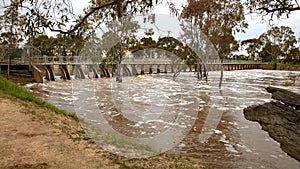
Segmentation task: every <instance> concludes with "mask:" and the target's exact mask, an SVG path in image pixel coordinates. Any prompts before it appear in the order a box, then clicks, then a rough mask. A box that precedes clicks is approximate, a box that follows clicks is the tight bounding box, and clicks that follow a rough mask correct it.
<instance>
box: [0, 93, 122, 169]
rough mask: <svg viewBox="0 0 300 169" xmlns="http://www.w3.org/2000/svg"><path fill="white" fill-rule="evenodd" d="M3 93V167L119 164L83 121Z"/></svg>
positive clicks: (66, 167) (0, 138)
mask: <svg viewBox="0 0 300 169" xmlns="http://www.w3.org/2000/svg"><path fill="white" fill-rule="evenodd" d="M13 99H14V98H10V96H4V97H3V96H1V93H0V168H20V169H21V168H22V169H24V168H55V169H56V168H64V169H71V168H76V169H79V168H84V169H85V168H93V169H94V168H101V169H102V168H109V169H112V168H118V166H117V165H116V164H115V163H114V162H113V161H112V160H110V159H109V158H107V157H104V154H105V153H103V152H102V150H101V149H99V148H97V146H96V145H95V144H93V143H92V142H91V141H86V140H84V139H83V138H82V137H83V136H82V135H83V134H80V133H82V129H81V127H80V126H79V124H78V123H77V122H76V121H74V120H71V119H68V118H66V117H64V116H62V115H58V114H55V113H54V112H52V111H50V110H45V109H44V108H42V107H40V106H38V105H35V104H33V103H27V102H23V101H21V100H18V101H17V102H15V101H13Z"/></svg>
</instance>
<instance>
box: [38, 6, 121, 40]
mask: <svg viewBox="0 0 300 169" xmlns="http://www.w3.org/2000/svg"><path fill="white" fill-rule="evenodd" d="M118 1H119V0H114V1H111V2H107V3H105V4H102V5H99V6H97V7H92V8H91V10H90V11H89V12H88V13H86V14H85V15H84V17H83V18H82V19H81V20H80V21H79V22H78V23H77V24H76V25H75V26H74V27H73V28H71V29H70V30H68V31H64V30H61V29H55V28H52V27H51V26H50V25H49V24H46V23H45V24H44V26H45V27H46V28H48V29H50V30H51V31H53V32H59V33H61V34H71V33H73V32H75V31H76V30H78V29H79V28H80V26H81V25H82V24H83V23H84V22H85V21H86V20H87V19H88V18H89V17H90V16H91V15H92V14H93V13H95V12H96V11H98V10H100V9H102V8H105V7H108V6H112V5H116V4H117V3H118Z"/></svg>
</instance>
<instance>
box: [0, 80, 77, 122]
mask: <svg viewBox="0 0 300 169" xmlns="http://www.w3.org/2000/svg"><path fill="white" fill-rule="evenodd" d="M0 90H2V91H3V92H4V93H6V94H9V95H12V96H14V97H17V98H19V99H22V100H26V101H31V102H34V103H36V104H38V105H41V106H44V107H46V108H48V109H50V110H53V111H55V112H56V113H59V114H63V115H65V116H68V117H71V118H73V119H75V120H76V121H78V117H77V116H76V114H75V113H69V112H67V111H65V110H61V109H59V108H57V107H56V106H54V105H52V104H50V103H48V102H45V101H44V100H42V99H40V98H37V97H35V96H34V95H33V94H32V93H31V92H29V91H27V90H25V89H24V88H22V87H20V86H18V85H17V84H15V83H13V82H11V81H8V80H7V79H5V78H4V77H2V76H1V75H0Z"/></svg>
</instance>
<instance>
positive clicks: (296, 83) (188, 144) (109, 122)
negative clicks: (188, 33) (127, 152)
mask: <svg viewBox="0 0 300 169" xmlns="http://www.w3.org/2000/svg"><path fill="white" fill-rule="evenodd" d="M219 78H220V73H219V72H210V73H209V76H208V81H203V80H202V81H198V80H197V79H196V78H195V75H194V74H193V73H181V74H180V75H179V76H178V77H176V78H175V79H174V78H173V76H172V75H170V74H169V75H168V74H167V75H164V74H160V75H145V76H137V77H123V82H122V83H116V82H115V79H112V78H111V79H108V78H102V79H93V80H90V79H85V80H78V79H76V80H72V81H62V80H57V81H55V82H45V83H44V84H28V85H26V87H27V88H28V89H29V90H31V91H32V92H34V93H35V94H36V95H37V96H39V97H41V98H43V99H44V100H46V101H48V102H50V103H52V104H54V105H56V106H58V107H60V108H62V109H66V110H68V111H72V112H76V113H78V114H79V115H81V117H84V118H86V119H89V120H90V121H96V122H97V124H98V125H100V126H102V127H103V126H105V127H104V128H109V130H111V131H114V132H115V133H119V134H121V135H123V136H126V138H133V139H135V140H138V141H140V142H145V143H147V144H149V145H151V146H153V147H154V148H155V149H159V150H163V151H168V152H171V153H176V154H181V155H185V156H188V157H191V158H193V159H195V160H196V161H199V162H200V163H202V164H205V165H212V166H216V167H217V168H300V163H299V162H297V161H296V160H294V159H293V158H291V157H289V156H288V155H287V154H286V153H284V152H283V151H282V150H281V149H280V145H279V143H277V142H275V141H274V140H273V139H272V138H270V137H269V135H268V133H266V132H265V131H262V130H261V127H260V125H259V124H258V123H255V122H250V121H247V120H246V119H245V118H244V116H243V109H244V108H246V107H248V106H251V105H256V104H262V103H265V102H269V101H271V100H272V99H271V94H269V93H267V92H266V90H265V87H268V86H274V87H281V88H285V89H288V90H290V91H293V92H296V93H300V72H290V71H266V70H245V71H231V72H225V73H224V79H223V84H222V88H221V89H219V88H218V85H219ZM99 116H101V118H99ZM157 140H158V141H157ZM116 151H117V150H116Z"/></svg>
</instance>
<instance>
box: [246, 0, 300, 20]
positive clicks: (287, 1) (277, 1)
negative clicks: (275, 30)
mask: <svg viewBox="0 0 300 169" xmlns="http://www.w3.org/2000/svg"><path fill="white" fill-rule="evenodd" d="M299 4H300V2H299V0H263V1H256V0H247V1H246V6H247V8H249V9H250V12H251V13H258V14H261V15H268V14H271V17H273V16H274V15H276V16H277V17H279V18H280V17H282V16H284V15H285V16H287V17H288V16H289V15H290V14H291V12H293V11H297V10H300V5H299Z"/></svg>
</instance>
